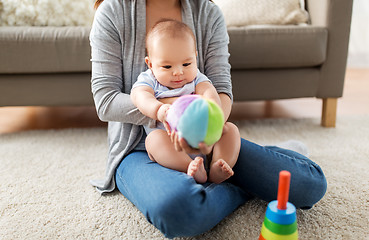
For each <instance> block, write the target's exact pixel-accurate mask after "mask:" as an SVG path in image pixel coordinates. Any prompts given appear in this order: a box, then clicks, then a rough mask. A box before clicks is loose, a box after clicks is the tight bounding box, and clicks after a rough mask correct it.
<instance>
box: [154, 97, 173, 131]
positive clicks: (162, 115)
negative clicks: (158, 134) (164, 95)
mask: <svg viewBox="0 0 369 240" xmlns="http://www.w3.org/2000/svg"><path fill="white" fill-rule="evenodd" d="M169 108H170V104H163V105H161V106H160V108H159V109H158V112H157V113H156V117H157V119H158V120H159V121H160V122H162V123H163V124H164V126H165V129H166V130H167V132H168V133H170V127H169V124H168V122H167V112H168V109H169Z"/></svg>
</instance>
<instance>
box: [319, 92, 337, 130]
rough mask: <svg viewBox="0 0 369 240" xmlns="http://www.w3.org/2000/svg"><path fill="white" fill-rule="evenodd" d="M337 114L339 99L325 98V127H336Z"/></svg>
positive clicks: (323, 120) (322, 123) (323, 116)
mask: <svg viewBox="0 0 369 240" xmlns="http://www.w3.org/2000/svg"><path fill="white" fill-rule="evenodd" d="M336 114H337V98H323V110H322V122H321V125H322V126H323V127H335V126H336Z"/></svg>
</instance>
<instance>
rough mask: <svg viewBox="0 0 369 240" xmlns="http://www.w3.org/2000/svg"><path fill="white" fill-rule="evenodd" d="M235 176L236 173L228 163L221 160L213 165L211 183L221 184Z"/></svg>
mask: <svg viewBox="0 0 369 240" xmlns="http://www.w3.org/2000/svg"><path fill="white" fill-rule="evenodd" d="M233 174H234V172H233V170H232V168H231V167H230V166H229V165H228V163H227V162H226V161H224V160H223V159H219V160H217V161H216V162H215V163H212V164H211V167H210V172H209V181H210V182H213V183H221V182H223V181H225V180H227V179H228V178H230V177H231V176H233Z"/></svg>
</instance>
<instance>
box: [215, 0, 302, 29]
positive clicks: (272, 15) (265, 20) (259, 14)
mask: <svg viewBox="0 0 369 240" xmlns="http://www.w3.org/2000/svg"><path fill="white" fill-rule="evenodd" d="M213 1H214V2H215V4H217V5H218V6H219V8H220V9H221V10H222V12H223V15H224V19H225V21H226V24H227V26H228V27H233V26H246V25H260V24H276V25H285V24H300V23H307V21H308V19H309V14H308V13H307V11H306V10H305V9H304V1H303V0H213Z"/></svg>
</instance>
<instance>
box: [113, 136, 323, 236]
mask: <svg viewBox="0 0 369 240" xmlns="http://www.w3.org/2000/svg"><path fill="white" fill-rule="evenodd" d="M233 170H234V176H233V177H231V178H230V179H228V180H227V181H226V182H223V183H221V184H211V183H205V184H197V183H196V182H195V181H194V179H193V178H192V177H189V176H188V175H187V174H185V173H182V172H178V171H174V170H171V169H168V168H165V167H163V166H161V165H159V164H157V163H155V162H153V161H151V160H150V159H149V157H148V155H147V153H146V152H145V151H134V152H132V153H130V154H129V155H128V156H126V157H125V158H124V160H123V161H122V162H121V164H120V165H119V167H118V168H117V170H116V174H115V181H116V185H117V187H118V189H119V191H120V192H121V193H122V194H123V195H124V196H125V197H126V198H128V199H129V200H130V201H131V202H132V203H133V204H134V205H135V206H136V207H137V208H138V209H139V210H140V211H141V212H142V213H143V214H144V215H145V217H146V218H147V220H148V221H149V222H150V223H152V224H153V225H154V226H155V227H156V228H158V229H159V230H160V231H161V232H162V233H163V234H164V235H165V236H166V237H168V238H173V237H179V236H195V235H198V234H201V233H204V232H206V231H208V230H210V229H211V228H213V227H214V226H215V225H216V224H217V223H219V222H220V221H221V220H222V219H223V218H224V217H226V216H227V215H229V214H230V213H232V212H233V211H234V210H235V209H236V208H237V207H239V206H240V205H242V204H244V203H245V202H246V201H247V200H249V199H251V198H254V197H258V198H260V199H263V200H265V201H271V200H275V199H276V197H277V189H278V177H279V172H280V171H281V170H288V171H290V172H291V185H290V197H289V201H290V202H292V203H293V204H294V205H295V206H296V207H297V208H306V209H308V208H311V207H312V206H313V205H314V204H315V203H316V202H318V201H319V200H320V199H321V198H322V197H323V196H324V194H325V192H326V188H327V182H326V179H325V176H324V174H323V171H322V170H321V169H320V167H319V166H318V165H317V164H316V163H314V162H312V161H311V160H309V159H308V158H306V157H305V156H303V155H301V154H299V153H296V152H294V151H290V150H286V149H281V148H278V147H273V146H269V147H264V146H260V145H257V144H254V143H252V142H249V141H247V140H244V139H242V140H241V150H240V155H239V158H238V161H237V163H236V165H235V166H234V168H233Z"/></svg>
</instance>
